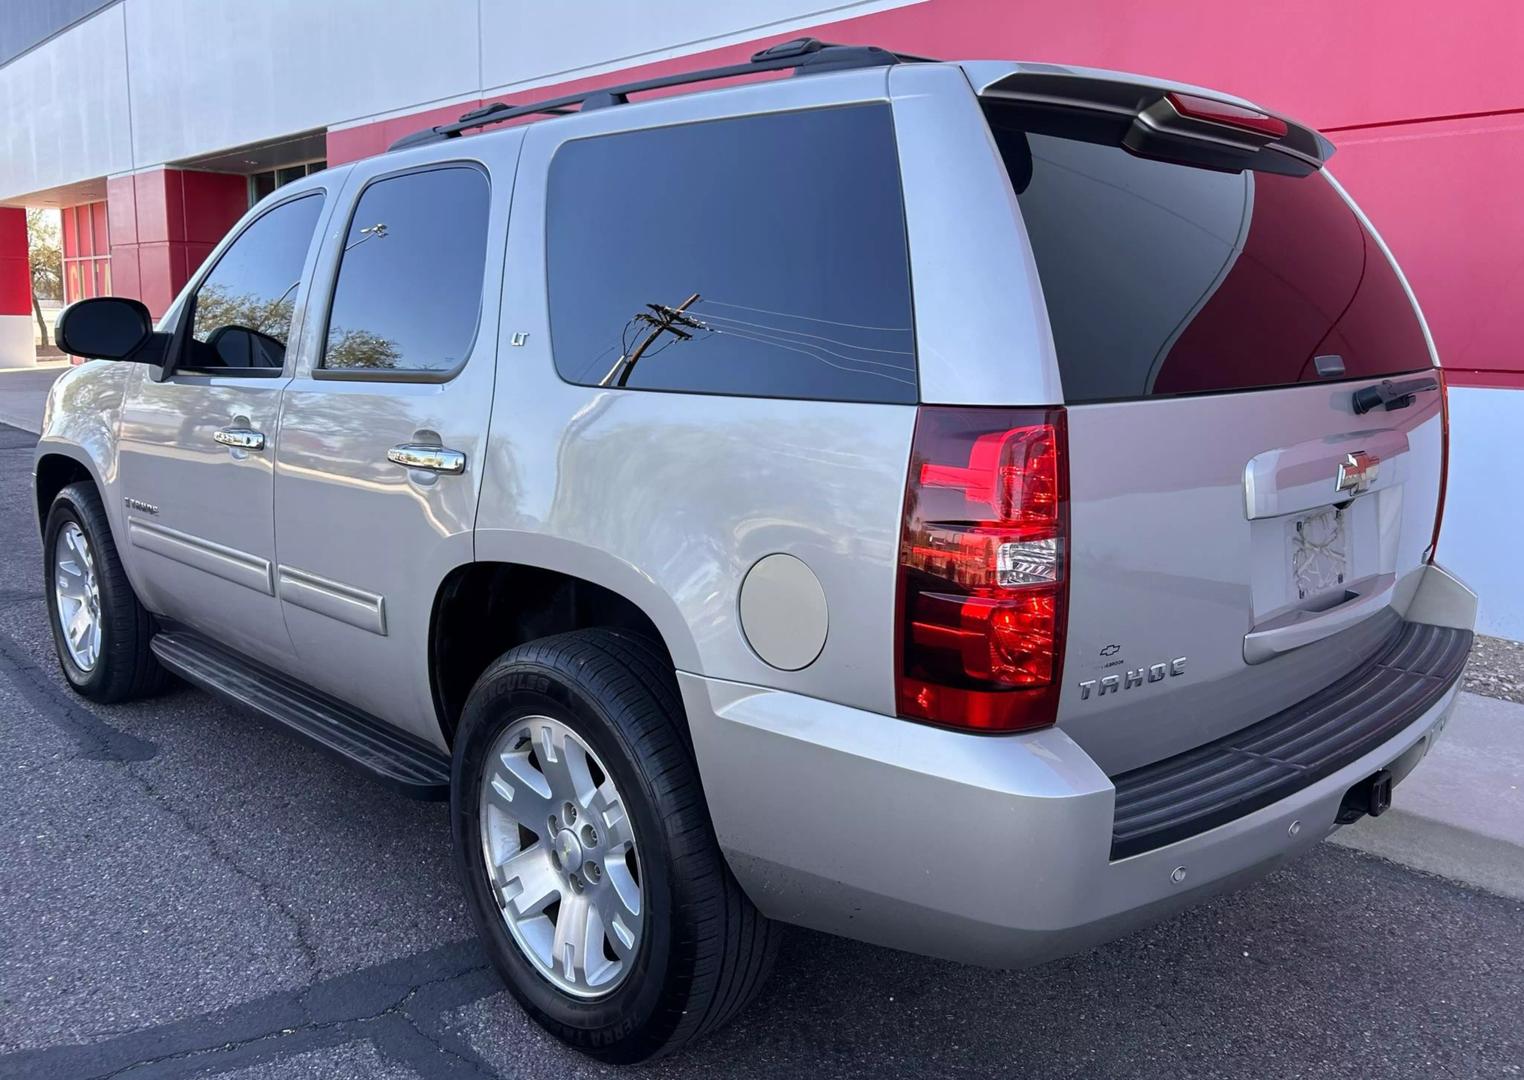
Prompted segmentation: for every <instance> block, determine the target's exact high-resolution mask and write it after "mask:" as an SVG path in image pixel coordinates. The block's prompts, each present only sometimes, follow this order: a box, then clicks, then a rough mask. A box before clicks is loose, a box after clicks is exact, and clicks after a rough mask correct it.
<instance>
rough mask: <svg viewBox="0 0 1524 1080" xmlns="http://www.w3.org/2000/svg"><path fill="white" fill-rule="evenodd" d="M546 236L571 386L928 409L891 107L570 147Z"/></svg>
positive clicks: (555, 181)
mask: <svg viewBox="0 0 1524 1080" xmlns="http://www.w3.org/2000/svg"><path fill="white" fill-rule="evenodd" d="M546 232H547V251H546V264H547V267H546V269H547V277H548V280H549V290H550V318H551V339H552V347H553V351H554V353H555V363H556V369H557V370H558V371H559V372H560V374H561V376H562V378H564V379H566V380H568V381H569V382H575V383H581V384H583V385H588V386H598V385H603V386H610V387H621V386H622V387H625V388H627V389H642V390H680V391H689V392H697V393H709V394H736V395H746V396H759V397H790V398H814V399H822V400H833V401H870V402H872V401H882V402H913V401H915V400H916V368H915V350H914V344H913V340H914V336H913V330H912V324H911V307H910V264H909V257H908V253H907V249H906V240H905V222H904V207H903V202H902V198H901V194H900V181H899V162H898V158H897V155H896V151H895V144H894V134H893V127H892V123H891V119H890V114H889V107H888V106H887V105H861V106H850V107H844V108H833V109H817V110H811V111H805V112H794V113H779V114H770V115H763V116H751V117H743V118H738V119H730V120H716V121H710V122H705V123H695V124H684V125H677V126H672V127H663V128H653V129H650V130H645V131H637V132H627V133H620V134H616V135H604V136H598V137H594V138H589V139H582V140H578V141H574V142H570V143H568V144H566V145H565V146H563V147H562V148H561V149H560V150H558V151H557V152H556V155H555V157H554V159H552V162H551V166H550V173H549V188H548V193H547V221H546Z"/></svg>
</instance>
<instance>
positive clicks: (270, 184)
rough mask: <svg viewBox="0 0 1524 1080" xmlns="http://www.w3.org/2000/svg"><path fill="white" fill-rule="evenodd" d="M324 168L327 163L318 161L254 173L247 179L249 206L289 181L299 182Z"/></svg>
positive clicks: (326, 166)
mask: <svg viewBox="0 0 1524 1080" xmlns="http://www.w3.org/2000/svg"><path fill="white" fill-rule="evenodd" d="M326 168H328V162H326V161H322V160H318V161H304V162H301V163H300V164H297V165H283V166H282V167H281V168H279V169H266V170H265V171H264V172H258V173H255V174H254V175H253V176H251V177H249V205H250V206H253V205H254V204H255V203H257V202H258V201H259V200H260V199H263V198H264V197H265V196H266V195H268V194H270V192H272V191H274V190H275V189H276V188H278V187H284V186H285V185H286V184H289V183H291V181H293V180H300V179H301V178H302V177H304V176H310V175H311V174H312V173H315V172H322V171H323V170H324V169H326Z"/></svg>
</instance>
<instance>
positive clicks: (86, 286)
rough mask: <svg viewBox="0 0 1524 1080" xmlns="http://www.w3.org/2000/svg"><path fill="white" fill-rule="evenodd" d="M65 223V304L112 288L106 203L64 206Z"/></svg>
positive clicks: (103, 292)
mask: <svg viewBox="0 0 1524 1080" xmlns="http://www.w3.org/2000/svg"><path fill="white" fill-rule="evenodd" d="M58 216H59V220H60V222H61V224H62V233H63V235H62V240H63V264H64V303H66V304H72V303H73V302H74V301H76V300H83V299H85V298H86V297H90V296H105V295H106V294H107V293H109V292H110V291H111V242H110V239H109V237H108V229H107V224H106V204H105V203H104V202H94V203H82V204H80V205H79V206H65V207H63V208H62V209H61V210H59V212H58Z"/></svg>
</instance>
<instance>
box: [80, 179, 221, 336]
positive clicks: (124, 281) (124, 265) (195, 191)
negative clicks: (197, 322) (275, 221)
mask: <svg viewBox="0 0 1524 1080" xmlns="http://www.w3.org/2000/svg"><path fill="white" fill-rule="evenodd" d="M248 208H249V187H248V180H247V179H246V178H245V177H242V176H236V175H233V174H231V173H211V172H195V171H192V170H189V169H165V168H158V169H148V170H145V171H143V172H137V173H126V174H123V175H121V176H113V177H111V178H109V179H108V180H107V181H106V217H107V220H108V222H109V226H110V232H111V289H112V292H114V293H115V294H116V295H118V296H132V297H136V298H137V299H139V300H141V301H143V303H145V304H147V305H148V310H149V311H150V312H151V313H152V314H153V316H154V318H156V319H157V318H158V317H159V316H161V315H163V314H164V312H165V311H167V310H168V309H169V305H170V304H171V303H173V301H174V299H175V296H176V295H177V294H178V293H179V292H180V289H181V288H182V287H183V286H184V285H185V283H186V282H187V281H189V280H190V278H191V276H192V275H193V274H194V273H195V272H196V270H197V268H198V267H200V265H201V263H202V261H203V260H204V259H205V258H206V257H207V255H209V254H210V253H211V250H212V248H214V247H216V246H217V241H219V240H221V239H222V237H223V235H224V234H225V233H226V232H227V231H228V229H230V228H232V227H233V224H234V223H235V222H236V221H237V220H238V219H239V218H240V217H242V216H243V213H244V211H245V210H247V209H248Z"/></svg>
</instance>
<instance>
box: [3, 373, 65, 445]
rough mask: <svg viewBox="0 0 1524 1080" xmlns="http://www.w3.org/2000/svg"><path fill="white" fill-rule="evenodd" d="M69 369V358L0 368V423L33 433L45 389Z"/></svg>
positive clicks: (38, 422)
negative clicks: (21, 366)
mask: <svg viewBox="0 0 1524 1080" xmlns="http://www.w3.org/2000/svg"><path fill="white" fill-rule="evenodd" d="M68 370H69V361H68V360H55V361H50V362H48V363H39V364H37V365H36V366H35V367H29V368H0V424H9V425H11V426H12V427H19V428H21V429H22V430H24V431H30V432H32V433H33V434H34V435H35V434H37V433H38V432H40V431H41V430H42V407H43V405H44V404H45V403H46V402H47V399H48V390H49V388H50V387H52V385H53V380H54V379H56V378H58V376H60V375H62V374H63V373H64V372H65V371H68Z"/></svg>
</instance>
